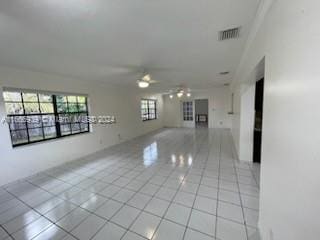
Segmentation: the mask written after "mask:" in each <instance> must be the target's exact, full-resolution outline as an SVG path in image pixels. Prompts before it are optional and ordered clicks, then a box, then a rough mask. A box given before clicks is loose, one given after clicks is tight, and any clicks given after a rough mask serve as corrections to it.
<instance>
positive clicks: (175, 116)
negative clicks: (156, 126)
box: [164, 86, 231, 128]
mask: <svg viewBox="0 0 320 240" xmlns="http://www.w3.org/2000/svg"><path fill="white" fill-rule="evenodd" d="M195 99H208V102H209V128H231V115H229V114H228V112H230V111H231V94H230V91H229V87H227V86H223V87H216V88H212V89H209V90H205V91H197V92H192V96H191V97H190V98H186V97H185V98H182V99H178V98H177V97H176V96H174V98H173V99H170V98H169V96H168V95H166V96H164V109H165V112H164V125H165V126H166V127H181V126H182V112H181V102H182V101H184V100H195Z"/></svg>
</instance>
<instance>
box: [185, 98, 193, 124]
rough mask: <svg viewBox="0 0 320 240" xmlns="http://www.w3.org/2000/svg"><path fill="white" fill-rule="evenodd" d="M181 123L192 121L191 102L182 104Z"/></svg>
mask: <svg viewBox="0 0 320 240" xmlns="http://www.w3.org/2000/svg"><path fill="white" fill-rule="evenodd" d="M183 121H193V104H192V102H183Z"/></svg>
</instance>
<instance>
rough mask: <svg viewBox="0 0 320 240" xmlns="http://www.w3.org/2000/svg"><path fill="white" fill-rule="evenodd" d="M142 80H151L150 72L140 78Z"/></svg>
mask: <svg viewBox="0 0 320 240" xmlns="http://www.w3.org/2000/svg"><path fill="white" fill-rule="evenodd" d="M142 80H143V81H146V82H148V81H150V80H151V76H150V74H147V75H145V76H144V77H143V78H142Z"/></svg>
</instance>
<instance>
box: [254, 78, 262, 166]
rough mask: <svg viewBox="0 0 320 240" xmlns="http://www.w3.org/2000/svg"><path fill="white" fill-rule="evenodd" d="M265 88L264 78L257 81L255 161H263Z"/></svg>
mask: <svg viewBox="0 0 320 240" xmlns="http://www.w3.org/2000/svg"><path fill="white" fill-rule="evenodd" d="M263 89H264V78H262V79H260V80H259V81H257V82H256V93H255V104H254V108H255V118H254V135H253V162H255V163H261V145H262V124H263V122H262V119H263Z"/></svg>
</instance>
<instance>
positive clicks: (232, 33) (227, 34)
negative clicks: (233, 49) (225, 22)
mask: <svg viewBox="0 0 320 240" xmlns="http://www.w3.org/2000/svg"><path fill="white" fill-rule="evenodd" d="M239 36H240V27H237V28H231V29H227V30H223V31H220V32H219V41H224V40H228V39H234V38H239Z"/></svg>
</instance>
